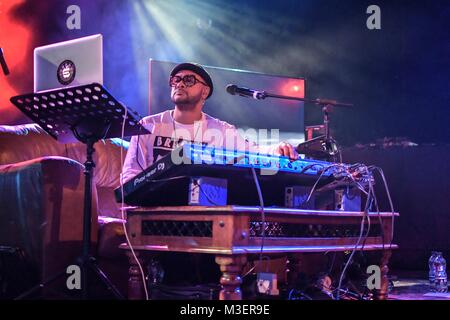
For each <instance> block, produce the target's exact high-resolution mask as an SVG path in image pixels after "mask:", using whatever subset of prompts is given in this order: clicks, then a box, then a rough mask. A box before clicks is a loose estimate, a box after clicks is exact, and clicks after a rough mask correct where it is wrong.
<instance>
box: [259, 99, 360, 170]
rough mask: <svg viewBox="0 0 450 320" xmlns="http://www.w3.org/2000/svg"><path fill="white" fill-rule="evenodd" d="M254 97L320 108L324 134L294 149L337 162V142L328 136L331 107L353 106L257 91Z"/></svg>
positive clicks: (326, 100) (327, 100) (332, 101)
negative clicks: (306, 104) (299, 102)
mask: <svg viewBox="0 0 450 320" xmlns="http://www.w3.org/2000/svg"><path fill="white" fill-rule="evenodd" d="M254 97H256V98H257V99H260V100H262V99H265V98H276V99H285V100H296V101H303V102H306V103H311V104H315V105H319V106H321V107H322V113H323V125H324V129H325V134H324V135H322V136H319V137H316V138H314V139H311V140H308V141H305V142H303V143H300V144H299V145H298V146H297V147H296V150H297V152H298V153H302V154H305V155H310V156H313V157H316V158H317V157H319V158H321V157H322V158H323V157H324V156H325V158H326V160H330V158H332V160H333V161H334V162H336V161H337V159H336V156H337V154H338V153H339V148H338V147H337V142H336V141H335V140H334V139H333V138H332V137H331V134H330V112H331V111H332V109H333V107H353V104H350V103H342V102H337V101H336V100H330V99H319V98H317V99H314V100H312V99H305V98H299V97H293V96H283V95H279V94H274V93H270V92H266V91H258V92H257V93H255V95H254Z"/></svg>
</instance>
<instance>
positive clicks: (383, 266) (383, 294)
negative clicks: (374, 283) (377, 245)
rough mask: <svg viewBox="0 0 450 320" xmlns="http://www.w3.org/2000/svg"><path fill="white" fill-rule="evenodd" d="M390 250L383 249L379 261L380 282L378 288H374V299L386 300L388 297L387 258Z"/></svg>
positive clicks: (390, 252) (389, 256)
mask: <svg viewBox="0 0 450 320" xmlns="http://www.w3.org/2000/svg"><path fill="white" fill-rule="evenodd" d="M391 255H392V251H391V250H383V253H382V256H381V262H380V271H381V281H380V282H381V283H380V289H379V290H377V289H376V290H375V292H374V298H375V300H386V299H387V298H388V288H389V278H388V272H389V267H388V264H389V259H390V258H391Z"/></svg>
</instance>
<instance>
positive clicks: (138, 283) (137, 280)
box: [126, 250, 145, 300]
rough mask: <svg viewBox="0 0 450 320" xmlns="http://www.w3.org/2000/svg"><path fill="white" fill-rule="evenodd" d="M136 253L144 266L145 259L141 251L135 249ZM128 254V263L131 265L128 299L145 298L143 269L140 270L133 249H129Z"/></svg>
mask: <svg viewBox="0 0 450 320" xmlns="http://www.w3.org/2000/svg"><path fill="white" fill-rule="evenodd" d="M134 253H135V254H136V257H137V258H138V259H139V263H140V264H141V266H142V267H143V259H142V257H141V254H140V252H139V251H135V252H134ZM126 254H127V257H128V263H129V265H130V267H129V268H128V299H129V300H143V299H145V293H144V284H143V282H142V275H141V271H140V270H139V265H138V263H137V261H136V259H135V258H134V256H133V254H132V253H131V250H127V252H126ZM144 272H145V271H144Z"/></svg>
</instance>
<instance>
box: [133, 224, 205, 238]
mask: <svg viewBox="0 0 450 320" xmlns="http://www.w3.org/2000/svg"><path fill="white" fill-rule="evenodd" d="M142 235H144V236H169V237H209V238H211V237H212V221H169V220H163V221H148V220H147V221H142Z"/></svg>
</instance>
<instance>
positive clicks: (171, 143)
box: [153, 136, 207, 161]
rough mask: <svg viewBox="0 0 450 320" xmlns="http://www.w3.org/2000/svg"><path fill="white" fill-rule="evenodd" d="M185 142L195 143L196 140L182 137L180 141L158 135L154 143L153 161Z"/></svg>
mask: <svg viewBox="0 0 450 320" xmlns="http://www.w3.org/2000/svg"><path fill="white" fill-rule="evenodd" d="M183 143H194V141H188V140H184V139H182V137H180V138H179V139H178V141H177V142H175V139H173V138H171V137H163V136H156V137H155V142H154V143H153V161H158V160H159V159H161V158H162V157H164V156H165V155H167V154H169V153H170V152H171V151H172V150H173V149H175V148H176V147H178V146H181V145H182V144H183ZM195 143H198V142H195ZM202 145H203V146H205V145H207V143H202Z"/></svg>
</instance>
